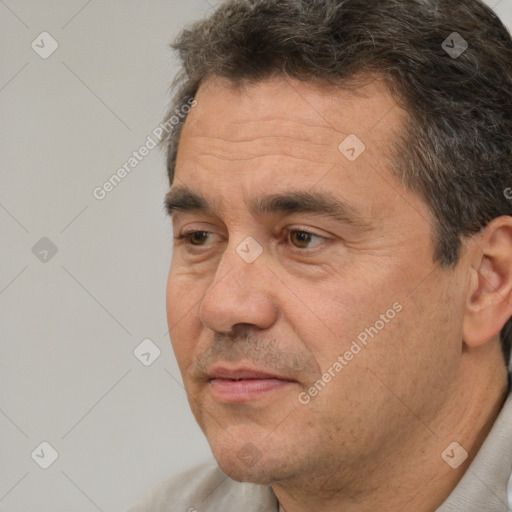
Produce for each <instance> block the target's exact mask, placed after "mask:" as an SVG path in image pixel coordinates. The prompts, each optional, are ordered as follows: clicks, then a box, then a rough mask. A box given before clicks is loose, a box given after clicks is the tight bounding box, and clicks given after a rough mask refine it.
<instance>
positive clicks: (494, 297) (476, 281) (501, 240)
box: [463, 216, 512, 347]
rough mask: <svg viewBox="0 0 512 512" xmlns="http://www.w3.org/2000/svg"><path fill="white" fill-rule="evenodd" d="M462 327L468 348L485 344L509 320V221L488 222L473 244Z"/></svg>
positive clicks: (511, 251)
mask: <svg viewBox="0 0 512 512" xmlns="http://www.w3.org/2000/svg"><path fill="white" fill-rule="evenodd" d="M473 253H474V256H473V261H472V265H471V267H470V272H471V276H470V285H469V287H468V294H467V296H468V299H467V303H466V312H465V317H464V323H463V340H464V343H465V344H466V345H467V346H470V347H476V346H479V345H483V344H485V343H486V342H487V341H489V340H490V339H491V338H493V337H494V336H496V335H497V334H499V332H500V331H501V329H502V328H503V326H504V325H505V323H506V322H507V320H508V319H509V318H510V317H511V316H512V217H509V216H502V217H498V218H496V219H494V220H493V221H492V222H490V223H489V224H488V225H487V227H486V228H485V229H484V231H483V232H482V233H481V234H480V235H479V237H478V239H477V240H475V243H474V244H473Z"/></svg>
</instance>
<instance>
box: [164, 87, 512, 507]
mask: <svg viewBox="0 0 512 512" xmlns="http://www.w3.org/2000/svg"><path fill="white" fill-rule="evenodd" d="M196 99H197V102H198V104H197V106H196V107H194V109H192V111H191V113H190V114H189V116H188V118H187V121H186V123H185V126H184V129H183V133H182V138H181V142H180V146H179V152H178V160H177V166H176V175H175V181H174V184H173V185H174V186H173V188H174V187H178V186H180V187H183V186H186V187H188V188H190V189H192V190H194V191H195V192H196V193H198V194H201V195H202V196H204V198H205V199H207V200H208V201H209V202H210V203H211V204H212V206H213V208H212V211H211V212H208V213H206V212H203V211H184V210H181V209H176V210H174V211H173V212H172V218H173V230H174V234H175V236H176V237H178V236H179V235H180V234H182V233H183V232H184V231H189V230H195V231H199V232H201V231H203V232H204V231H206V232H208V234H207V235H205V236H202V235H200V236H196V237H195V238H193V239H192V240H191V239H190V238H189V239H188V240H176V241H175V246H174V250H173V260H172V264H171V269H170V273H169V281H168V292H167V301H168V305H167V313H168V321H169V328H170V332H171V340H172V344H173V348H174V351H175V354H176V358H177V360H178V364H179V367H180V371H181V373H182V376H183V380H184V384H185V387H186V390H187V393H188V397H189V401H190V405H191V408H192V411H193V414H194V416H195V418H196V420H197V422H198V424H199V425H200V427H201V429H202V430H203V432H204V434H205V435H206V437H207V439H208V442H209V444H210V446H211V449H212V452H213V455H214V456H215V458H216V459H217V462H218V464H219V466H220V468H221V469H222V470H223V471H224V472H225V473H226V474H227V475H229V476H230V477H231V478H233V479H235V480H238V481H248V482H254V483H260V484H265V485H271V486H272V488H273V490H274V492H275V494H276V496H277V497H278V499H279V501H280V502H281V504H282V505H283V507H284V508H285V509H286V512H306V511H308V512H309V511H311V512H313V511H315V512H323V511H327V510H329V511H330V512H333V511H334V512H336V511H342V510H343V511H345V512H346V511H350V512H355V511H371V510H372V511H373V510H377V509H379V510H404V511H405V510H410V511H413V510H414V511H415V512H422V511H432V510H435V508H436V507H438V506H439V505H440V504H441V503H442V502H443V501H444V500H445V499H446V497H447V496H448V494H449V493H450V491H451V490H452V489H453V488H454V487H455V485H456V484H457V482H458V480H459V479H460V478H461V476H462V474H463V473H464V471H465V470H466V469H467V467H468V465H469V463H470V461H471V460H472V458H473V457H474V455H475V453H476V452H477V451H478V448H479V447H480V445H481V443H482V441H483V439H484V438H485V436H486V434H487V433H488V431H489V429H490V427H491V426H492V423H493V421H494V420H495V418H496V415H497V414H498V412H499V409H500V407H501V405H502V403H503V400H504V396H505V393H506V369H505V365H504V361H503V357H502V355H501V350H500V346H499V341H498V336H497V335H498V333H499V331H500V329H501V327H502V326H503V325H504V323H505V322H506V320H507V318H508V317H510V316H511V315H512V308H511V306H510V303H512V301H511V300H510V297H511V289H512V276H511V275H510V274H511V272H512V270H510V269H511V268H512V265H511V262H512V218H510V217H500V218H499V219H495V221H493V222H492V223H491V224H490V225H489V226H488V228H486V230H484V231H483V232H482V233H480V234H478V236H475V237H473V238H471V239H468V240H466V241H465V244H464V251H463V254H462V257H461V260H460V261H459V263H458V265H457V266H456V267H455V268H454V269H444V268H441V267H440V266H439V265H437V264H436V263H435V262H434V261H433V259H432V255H433V249H434V248H433V245H432V237H431V234H432V226H433V219H432V216H431V213H430V211H429V209H428V206H427V205H426V203H425V202H424V201H423V200H422V199H421V198H419V197H418V196H417V195H415V194H413V193H412V192H410V191H408V190H406V189H404V188H403V187H402V185H401V183H400V182H399V180H398V179H397V178H396V177H395V176H394V175H392V173H391V172H390V170H389V168H388V165H389V164H388V156H387V150H388V148H389V147H390V144H391V143H392V142H393V140H394V137H396V134H397V132H398V130H399V129H400V127H401V126H402V125H403V123H404V120H405V112H404V111H403V110H401V109H400V108H399V107H398V106H397V104H396V103H395V101H394V100H393V99H392V98H391V97H390V96H389V94H388V93H387V91H386V89H385V88H384V86H383V84H382V83H381V82H380V81H379V80H374V81H373V82H371V83H369V84H367V85H365V86H362V87H360V88H358V89H357V91H356V92H353V91H352V92H348V91H342V90H340V89H333V88H328V87H326V86H320V85H314V84H311V83H306V82H297V81H293V80H291V79H284V78H280V77H274V78H271V79H266V80H264V81H260V82H257V83H253V84H246V85H245V86H243V87H235V86H234V85H232V84H230V83H229V82H227V81H225V80H223V79H220V78H215V79H210V80H209V81H207V82H206V83H204V84H203V85H202V86H201V88H200V90H199V92H198V94H197V96H196ZM349 134H356V135H357V137H358V138H359V139H360V140H361V141H363V142H364V144H365V146H366V149H365V151H364V152H363V153H362V154H361V155H360V156H359V158H357V159H356V160H355V161H353V162H352V161H349V160H348V159H347V158H346V157H345V156H344V155H343V154H342V153H341V152H340V151H339V150H338V146H339V145H340V143H341V142H342V141H343V140H344V139H345V138H346V137H347V136H348V135H349ZM290 190H293V191H310V192H313V191H315V192H328V193H330V194H332V195H334V196H335V197H336V198H338V199H342V200H344V201H347V202H348V203H350V204H351V205H352V206H354V207H355V208H357V210H358V211H359V214H360V217H361V220H362V221H364V229H363V227H362V226H358V225H350V224H347V223H343V222H340V221H338V220H333V219H331V218H329V217H327V216H325V215H321V214H311V213H297V212H292V213H286V214H285V213H283V212H271V213H266V214H255V213H254V212H253V211H252V210H251V208H250V201H251V200H253V199H255V198H258V197H261V196H264V195H266V194H276V193H281V192H289V191H290ZM291 228H293V229H295V230H296V231H301V230H302V231H307V232H310V233H313V234H314V235H317V236H312V237H309V236H308V235H307V234H306V235H304V234H302V235H301V236H297V232H296V231H295V232H294V233H295V234H292V233H287V231H286V229H291ZM249 236H250V237H252V238H254V239H255V240H256V241H257V242H258V243H259V244H260V246H261V248H262V253H261V255H259V257H257V258H256V259H255V261H254V262H252V263H247V262H246V261H244V259H242V258H241V257H240V255H239V253H238V252H237V250H236V249H237V246H239V245H240V243H241V242H242V241H244V240H245V239H246V238H247V237H249ZM193 242H195V244H196V245H194V243H193ZM396 303H399V304H400V305H401V306H402V309H401V311H400V312H398V313H397V314H396V315H395V316H394V318H393V319H392V320H389V322H387V323H385V326H384V328H382V329H381V330H379V332H378V335H377V336H375V337H374V338H373V339H372V338H369V341H368V344H367V346H366V347H364V348H363V349H362V350H361V351H360V352H359V353H358V354H357V355H355V356H354V357H353V359H352V360H350V361H347V363H348V364H347V365H346V366H344V368H343V369H342V370H341V371H340V372H338V373H335V375H336V376H335V377H333V378H332V379H331V381H330V382H329V383H328V384H326V386H325V387H324V388H323V389H322V391H321V392H320V393H318V394H317V396H315V397H312V398H311V400H310V401H309V403H307V404H306V405H304V404H302V403H300V401H299V400H298V396H299V393H301V392H302V393H304V392H307V391H308V390H309V389H310V388H311V385H312V384H313V383H314V382H315V381H318V379H320V378H321V377H322V374H323V373H325V372H326V371H327V370H328V368H332V366H333V363H334V362H335V361H336V360H337V358H338V356H339V355H343V354H344V353H345V352H346V351H347V350H349V349H350V346H351V343H352V342H353V341H354V340H356V339H357V336H358V334H360V333H361V332H362V331H364V329H365V328H369V327H370V326H374V325H375V324H376V321H377V320H379V319H380V318H382V317H381V316H380V315H382V314H385V313H386V311H387V310H389V309H390V308H392V305H393V304H396ZM217 363H219V364H222V363H225V364H230V365H233V364H240V365H242V364H250V365H252V366H253V367H257V368H259V369H265V370H266V371H268V372H273V373H278V374H279V375H282V376H285V377H287V378H289V379H292V380H294V382H293V383H291V384H290V385H287V386H284V387H283V388H280V389H278V390H276V391H273V392H270V393H267V394H265V395H264V396H263V397H261V398H258V399H256V400H252V401H246V402H242V403H235V404H233V403H223V402H222V401H219V400H217V399H216V398H215V397H214V395H213V394H212V391H211V386H210V382H209V380H208V376H207V374H206V372H207V369H208V368H210V367H211V365H212V364H217ZM454 441H456V442H458V443H459V444H460V445H461V446H462V447H463V448H464V449H465V450H466V451H467V452H468V453H469V457H468V459H467V460H466V461H465V462H464V463H463V464H462V465H461V466H459V467H458V468H457V469H452V468H451V467H450V466H449V465H448V464H447V463H446V462H445V461H444V460H443V459H442V458H441V453H442V452H443V451H444V450H445V449H446V447H447V446H448V445H450V444H451V443H452V442H454ZM247 452H249V457H240V454H246V455H247ZM383 507H384V508H383Z"/></svg>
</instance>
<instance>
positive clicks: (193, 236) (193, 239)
mask: <svg viewBox="0 0 512 512" xmlns="http://www.w3.org/2000/svg"><path fill="white" fill-rule="evenodd" d="M208 235H209V233H208V232H207V231H194V232H192V233H188V234H187V235H185V236H186V237H187V238H188V241H189V242H190V243H191V244H192V245H202V242H204V241H206V240H207V239H208Z"/></svg>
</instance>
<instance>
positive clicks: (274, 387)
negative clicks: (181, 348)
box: [208, 366, 297, 403]
mask: <svg viewBox="0 0 512 512" xmlns="http://www.w3.org/2000/svg"><path fill="white" fill-rule="evenodd" d="M208 377H209V378H210V390H211V392H212V395H213V396H214V398H215V399H217V400H219V401H221V402H226V403H240V402H247V401H252V400H257V399H259V398H263V397H265V396H269V395H270V394H272V393H275V392H277V391H279V390H282V389H283V388H286V387H288V386H290V385H293V384H296V383H297V382H296V381H294V380H291V379H288V378H286V377H283V376H279V375H276V374H273V373H269V372H266V371H262V370H257V369H252V368H246V367H244V368H241V367H240V368H226V367H224V366H215V367H214V368H212V369H211V370H210V371H209V372H208Z"/></svg>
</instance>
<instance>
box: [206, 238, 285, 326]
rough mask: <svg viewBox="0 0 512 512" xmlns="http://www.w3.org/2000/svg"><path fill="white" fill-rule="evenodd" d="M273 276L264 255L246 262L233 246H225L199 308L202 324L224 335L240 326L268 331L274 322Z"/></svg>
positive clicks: (275, 311) (275, 310) (275, 317)
mask: <svg viewBox="0 0 512 512" xmlns="http://www.w3.org/2000/svg"><path fill="white" fill-rule="evenodd" d="M272 276H273V274H272V272H271V271H270V269H269V268H268V267H267V266H266V264H265V256H264V254H262V255H260V256H259V257H258V258H257V259H256V260H255V261H253V262H252V263H248V262H247V261H245V260H244V259H243V258H242V257H241V256H240V254H239V253H237V251H236V250H235V248H234V247H227V248H226V250H225V252H224V254H223V255H222V258H221V260H220V262H219V265H218V267H217V271H216V274H215V279H214V281H213V283H212V284H211V286H210V287H209V288H208V290H207V291H206V293H205V295H204V296H203V298H202V300H201V303H200V305H199V319H200V321H201V323H202V324H203V325H204V326H205V327H207V328H209V329H212V330H213V331H216V332H219V333H224V334H232V333H234V331H235V330H237V329H239V328H240V327H243V328H247V327H250V328H254V329H268V328H270V327H271V326H272V325H273V324H274V322H275V321H276V319H277V307H276V300H275V295H274V294H273V289H275V285H273V284H272ZM274 279H275V278H274Z"/></svg>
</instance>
